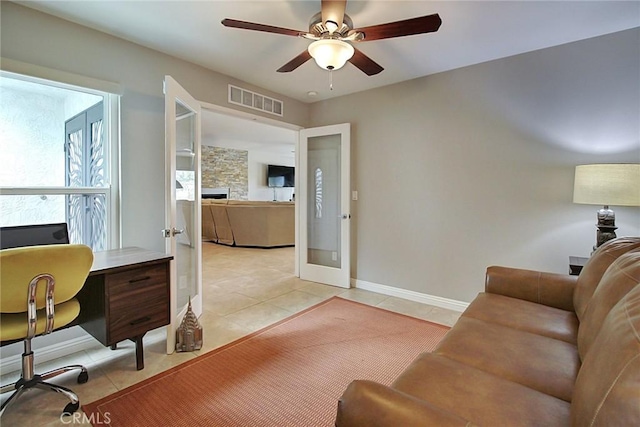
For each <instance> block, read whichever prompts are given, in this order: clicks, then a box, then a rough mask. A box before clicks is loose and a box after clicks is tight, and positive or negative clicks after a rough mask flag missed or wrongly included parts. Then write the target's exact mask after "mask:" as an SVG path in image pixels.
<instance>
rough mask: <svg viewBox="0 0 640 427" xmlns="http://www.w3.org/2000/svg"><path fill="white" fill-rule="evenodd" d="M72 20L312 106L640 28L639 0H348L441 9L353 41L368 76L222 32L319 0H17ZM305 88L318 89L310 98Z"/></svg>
mask: <svg viewBox="0 0 640 427" xmlns="http://www.w3.org/2000/svg"><path fill="white" fill-rule="evenodd" d="M18 3H20V4H23V5H25V6H27V7H32V8H35V9H38V10H42V11H44V12H46V13H50V14H53V15H56V16H59V17H62V18H64V19H68V20H70V21H74V22H77V23H80V24H83V25H86V26H89V27H92V28H95V29H97V30H100V31H104V32H106V33H109V34H112V35H115V36H117V37H121V38H123V39H127V40H130V41H132V42H135V43H138V44H140V45H143V46H147V47H149V48H152V49H155V50H158V51H162V52H165V53H167V54H170V55H172V56H175V57H179V58H182V59H185V60H187V61H190V62H193V63H196V64H199V65H202V66H204V67H206V68H209V69H211V70H215V71H218V72H221V73H223V74H227V75H231V76H234V77H236V78H238V79H241V80H244V81H246V82H249V83H251V84H254V85H257V86H260V87H263V88H267V89H269V90H272V91H274V92H277V93H281V94H284V95H287V96H289V97H292V98H295V99H298V100H301V101H303V102H314V101H317V100H323V99H328V98H331V97H335V96H341V95H346V94H348V93H353V92H358V91H362V90H367V89H371V88H375V87H380V86H385V85H389V84H392V83H397V82H400V81H404V80H409V79H413V78H417V77H422V76H425V75H429V74H433V73H438V72H442V71H447V70H451V69H455V68H460V67H464V66H468V65H472V64H477V63H481V62H485V61H489V60H493V59H498V58H503V57H506V56H511V55H516V54H520V53H524V52H529V51H533V50H537V49H542V48H546V47H551V46H555V45H559V44H564V43H569V42H573V41H577V40H581V39H585V38H590V37H595V36H600V35H603V34H608V33H612V32H617V31H622V30H625V29H629V28H634V27H638V26H640V2H638V1H626V2H617V1H534V0H531V1H479V0H472V1H439V2H438V1H396V0H385V1H382V0H369V1H356V0H351V1H349V2H348V3H347V13H348V14H349V15H350V16H351V18H352V19H353V22H354V26H355V27H356V28H358V27H364V26H369V25H374V24H381V23H386V22H393V21H398V20H403V19H408V18H412V17H416V16H422V15H429V14H432V13H438V14H440V17H441V18H442V21H443V23H442V26H441V27H440V30H439V31H438V32H436V33H430V34H422V35H415V36H409V37H402V38H397V39H391V40H378V41H370V42H362V43H359V44H358V45H357V47H358V48H359V49H360V50H361V51H362V52H364V53H365V54H366V55H367V56H369V57H371V58H372V59H373V60H375V61H376V62H378V63H379V64H380V65H382V66H383V67H384V68H385V70H384V71H383V72H382V73H380V74H378V75H376V76H373V77H367V76H366V75H365V74H363V73H362V72H361V71H359V70H358V69H357V68H355V67H354V66H352V65H351V64H347V65H346V66H345V67H344V68H342V69H340V70H337V71H335V72H334V73H333V85H334V90H333V91H330V90H329V73H328V72H327V71H323V70H321V69H320V68H319V67H318V66H317V65H316V64H315V63H314V62H313V61H309V62H307V63H306V64H304V65H302V66H301V67H300V68H298V69H297V70H295V71H293V72H291V73H277V72H276V69H278V68H279V67H280V66H282V65H283V64H285V63H286V62H288V61H289V60H291V59H292V58H293V57H295V56H296V55H298V54H299V53H301V52H302V51H303V50H305V49H306V47H307V46H308V44H309V43H310V42H309V41H308V40H305V39H302V38H294V37H290V36H283V35H278V34H267V33H261V32H255V31H247V30H240V29H235V28H226V27H224V26H222V24H220V21H221V20H222V19H223V18H234V19H238V20H243V21H251V22H257V23H262V24H268V25H273V26H279V27H285V28H290V29H295V30H307V29H308V22H309V19H310V18H311V16H312V15H314V14H315V13H317V12H318V11H319V10H320V0H298V1H293V0H288V1H283V0H262V1H244V0H234V1H217V0H209V1H202V0H201V1H108V0H94V1H50V0H49V1H44V0H36V1H26V2H25V1H19V2H18ZM309 91H315V92H317V93H318V94H317V96H315V97H313V98H311V97H309V96H308V95H307V93H308V92H309Z"/></svg>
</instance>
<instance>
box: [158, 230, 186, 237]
mask: <svg viewBox="0 0 640 427" xmlns="http://www.w3.org/2000/svg"><path fill="white" fill-rule="evenodd" d="M182 233H184V230H178V229H177V228H175V227H174V228H165V229H164V230H162V235H163V236H164V237H165V238H166V239H168V238H170V237H173V236H175V235H176V234H182Z"/></svg>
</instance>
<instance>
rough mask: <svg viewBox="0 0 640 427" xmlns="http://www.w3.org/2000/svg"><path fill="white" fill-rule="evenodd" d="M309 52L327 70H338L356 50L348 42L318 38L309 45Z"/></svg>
mask: <svg viewBox="0 0 640 427" xmlns="http://www.w3.org/2000/svg"><path fill="white" fill-rule="evenodd" d="M308 50H309V54H310V55H311V56H312V57H313V59H315V61H316V64H318V66H320V67H321V68H324V69H325V70H337V69H339V68H342V66H343V65H344V64H345V63H346V62H347V61H348V60H349V59H351V57H352V56H353V53H354V52H355V50H354V49H353V46H351V45H350V44H349V43H347V42H343V41H341V40H334V39H324V40H317V41H315V42H313V43H311V44H310V45H309V48H308Z"/></svg>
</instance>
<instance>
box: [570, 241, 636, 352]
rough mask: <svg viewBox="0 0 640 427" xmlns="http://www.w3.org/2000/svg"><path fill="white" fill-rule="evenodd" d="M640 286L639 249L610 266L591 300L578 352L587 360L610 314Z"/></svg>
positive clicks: (584, 319)
mask: <svg viewBox="0 0 640 427" xmlns="http://www.w3.org/2000/svg"><path fill="white" fill-rule="evenodd" d="M638 283H640V248H638V249H634V250H632V251H630V252H627V253H625V254H624V255H621V256H620V257H619V258H618V259H617V260H615V261H614V262H613V264H611V266H609V268H608V269H607V271H606V272H605V274H604V276H602V280H600V284H599V285H598V287H597V289H596V290H595V292H594V294H593V296H592V297H591V302H590V303H589V305H588V306H587V309H586V310H585V312H584V315H583V316H582V322H580V329H579V331H578V350H579V351H580V357H581V358H582V359H584V358H585V356H586V354H587V353H588V351H589V349H590V348H591V346H592V345H593V342H594V341H595V339H596V337H597V335H598V333H599V332H600V329H601V327H602V323H603V322H604V319H605V318H606V317H607V315H608V314H609V311H610V310H611V309H612V308H613V306H615V305H616V304H617V303H618V301H620V300H621V299H622V297H624V296H625V295H626V294H627V293H628V292H629V291H630V290H631V289H633V288H634V287H635V286H636V285H638Z"/></svg>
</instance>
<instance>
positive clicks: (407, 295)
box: [351, 279, 469, 312]
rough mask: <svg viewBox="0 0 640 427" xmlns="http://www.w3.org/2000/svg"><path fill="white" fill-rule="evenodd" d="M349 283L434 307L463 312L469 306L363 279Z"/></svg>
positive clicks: (352, 280) (466, 303) (465, 303)
mask: <svg viewBox="0 0 640 427" xmlns="http://www.w3.org/2000/svg"><path fill="white" fill-rule="evenodd" d="M351 285H352V286H354V287H356V288H358V289H364V290H365V291H371V292H376V293H379V294H383V295H389V296H392V297H397V298H402V299H406V300H409V301H415V302H419V303H422V304H429V305H434V306H436V307H441V308H446V309H448V310H454V311H459V312H463V311H464V310H465V309H466V308H467V307H468V306H469V303H468V302H463V301H457V300H454V299H449V298H442V297H439V296H435V295H429V294H423V293H420V292H415V291H409V290H407V289H400V288H394V287H393V286H388V285H381V284H378V283H372V282H367V281H365V280H359V279H351Z"/></svg>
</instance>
